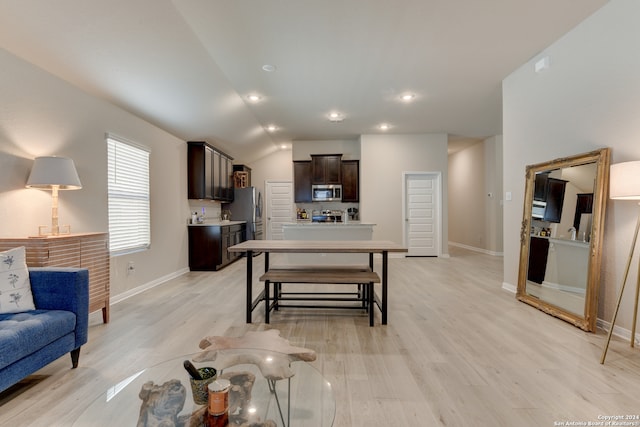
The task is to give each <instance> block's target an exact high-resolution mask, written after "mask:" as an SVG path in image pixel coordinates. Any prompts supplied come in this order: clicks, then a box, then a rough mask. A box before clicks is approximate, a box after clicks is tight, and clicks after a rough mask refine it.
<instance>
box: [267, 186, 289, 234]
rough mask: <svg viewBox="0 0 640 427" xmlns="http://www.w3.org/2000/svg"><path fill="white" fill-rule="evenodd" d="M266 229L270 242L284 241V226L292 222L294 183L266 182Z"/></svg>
mask: <svg viewBox="0 0 640 427" xmlns="http://www.w3.org/2000/svg"><path fill="white" fill-rule="evenodd" d="M265 192H266V195H265V202H266V214H267V216H266V224H265V225H266V229H267V239H268V240H282V239H283V232H282V224H284V223H288V222H292V221H293V220H294V215H293V183H292V182H291V181H265Z"/></svg>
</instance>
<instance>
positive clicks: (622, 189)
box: [600, 161, 640, 364]
mask: <svg viewBox="0 0 640 427" xmlns="http://www.w3.org/2000/svg"><path fill="white" fill-rule="evenodd" d="M609 182H610V184H609V197H610V198H611V199H613V200H636V201H637V202H638V204H639V205H640V161H632V162H624V163H617V164H615V165H611V169H610V173H609ZM639 229H640V212H639V213H638V220H637V222H636V229H635V232H634V234H633V240H632V242H631V249H630V250H629V258H628V259H627V265H626V267H625V270H624V275H623V278H622V286H621V287H620V294H619V295H618V303H617V305H616V309H615V311H614V313H613V319H612V320H611V326H610V328H609V335H608V336H607V343H606V344H605V347H604V350H603V352H602V357H601V358H600V363H601V364H602V363H604V359H605V358H606V357H607V350H608V349H609V342H610V341H611V334H612V333H613V326H614V324H615V322H616V317H617V316H618V309H619V308H620V302H621V301H622V294H623V292H624V285H625V283H626V282H627V276H628V275H629V268H630V267H631V259H632V258H633V252H634V249H635V247H636V241H637V240H638V230H639ZM639 293H640V262H639V263H638V278H637V283H636V299H635V306H634V310H633V323H632V325H631V347H634V340H635V336H636V320H637V317H638V294H639Z"/></svg>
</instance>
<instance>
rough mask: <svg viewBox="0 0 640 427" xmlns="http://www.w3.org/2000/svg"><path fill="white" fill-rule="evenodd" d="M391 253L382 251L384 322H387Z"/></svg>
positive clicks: (384, 323)
mask: <svg viewBox="0 0 640 427" xmlns="http://www.w3.org/2000/svg"><path fill="white" fill-rule="evenodd" d="M388 258H389V253H388V252H387V251H382V324H383V325H386V324H387V262H388Z"/></svg>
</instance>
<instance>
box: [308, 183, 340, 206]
mask: <svg viewBox="0 0 640 427" xmlns="http://www.w3.org/2000/svg"><path fill="white" fill-rule="evenodd" d="M311 200H312V201H314V202H341V201H342V185H339V184H333V185H332V184H323V185H312V186H311Z"/></svg>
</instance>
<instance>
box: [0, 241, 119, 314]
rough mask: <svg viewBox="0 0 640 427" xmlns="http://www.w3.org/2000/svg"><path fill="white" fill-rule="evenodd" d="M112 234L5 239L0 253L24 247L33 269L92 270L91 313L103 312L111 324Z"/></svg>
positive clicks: (90, 275)
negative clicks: (110, 259) (110, 264)
mask: <svg viewBox="0 0 640 427" xmlns="http://www.w3.org/2000/svg"><path fill="white" fill-rule="evenodd" d="M108 242H109V234H108V233H77V234H64V235H59V236H43V237H26V238H15V239H14V238H2V239H0V251H5V250H8V249H11V248H15V247H18V246H24V247H25V248H26V252H27V266H29V267H75V268H86V269H88V270H89V312H94V311H97V310H102V320H103V322H104V323H108V322H109V247H108Z"/></svg>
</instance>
